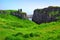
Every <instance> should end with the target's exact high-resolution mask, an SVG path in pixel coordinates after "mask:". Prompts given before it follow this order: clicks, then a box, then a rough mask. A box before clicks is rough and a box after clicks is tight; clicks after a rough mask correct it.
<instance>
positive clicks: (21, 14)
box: [11, 9, 27, 19]
mask: <svg viewBox="0 0 60 40" xmlns="http://www.w3.org/2000/svg"><path fill="white" fill-rule="evenodd" d="M11 15H14V16H16V17H19V18H22V19H27V14H26V13H25V12H22V9H19V10H18V11H15V12H11Z"/></svg>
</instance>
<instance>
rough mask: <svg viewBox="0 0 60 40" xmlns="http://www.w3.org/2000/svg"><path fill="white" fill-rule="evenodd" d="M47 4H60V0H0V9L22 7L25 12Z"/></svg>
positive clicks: (30, 12) (31, 12)
mask: <svg viewBox="0 0 60 40" xmlns="http://www.w3.org/2000/svg"><path fill="white" fill-rule="evenodd" d="M48 6H60V0H0V9H14V10H18V9H22V10H23V11H24V12H26V13H27V14H33V10H34V9H37V8H44V7H48Z"/></svg>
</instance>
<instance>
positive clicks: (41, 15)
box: [32, 6, 60, 24]
mask: <svg viewBox="0 0 60 40" xmlns="http://www.w3.org/2000/svg"><path fill="white" fill-rule="evenodd" d="M59 16H60V7H53V6H50V7H48V8H44V9H35V10H34V14H33V17H32V21H34V22H36V23H37V24H40V23H46V22H52V21H56V20H60V18H59Z"/></svg>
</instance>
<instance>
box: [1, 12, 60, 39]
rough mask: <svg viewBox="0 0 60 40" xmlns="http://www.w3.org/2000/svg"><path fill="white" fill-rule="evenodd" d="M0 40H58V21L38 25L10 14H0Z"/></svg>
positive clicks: (59, 31) (59, 22) (59, 27)
mask: <svg viewBox="0 0 60 40" xmlns="http://www.w3.org/2000/svg"><path fill="white" fill-rule="evenodd" d="M0 40H60V21H56V22H50V23H42V24H40V25H38V24H36V23H34V22H32V21H30V20H27V19H20V18H18V17H15V16H13V15H10V14H8V13H7V14H0Z"/></svg>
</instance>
